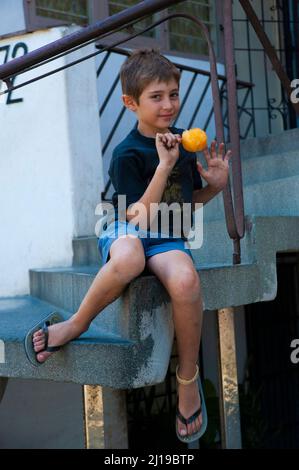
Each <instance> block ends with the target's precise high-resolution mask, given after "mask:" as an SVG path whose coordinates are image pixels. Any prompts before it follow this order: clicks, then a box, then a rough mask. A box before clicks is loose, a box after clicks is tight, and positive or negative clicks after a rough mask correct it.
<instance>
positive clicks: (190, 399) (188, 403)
mask: <svg viewBox="0 0 299 470" xmlns="http://www.w3.org/2000/svg"><path fill="white" fill-rule="evenodd" d="M177 387H178V388H177V393H178V396H179V405H178V406H179V411H180V413H181V414H182V415H183V416H184V418H186V419H188V418H190V416H192V415H193V414H194V413H195V412H196V411H197V410H198V409H199V407H200V405H201V401H200V395H199V390H198V382H197V381H195V382H193V383H191V384H188V385H182V384H177ZM177 420H178V432H179V434H180V435H181V436H187V435H190V434H194V433H196V432H197V431H199V430H200V428H201V425H202V414H200V415H199V416H198V417H197V418H196V419H195V420H194V421H193V422H192V423H191V424H188V425H187V426H186V425H185V424H183V423H182V422H181V420H180V419H179V418H177Z"/></svg>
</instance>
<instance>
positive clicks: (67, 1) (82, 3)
mask: <svg viewBox="0 0 299 470" xmlns="http://www.w3.org/2000/svg"><path fill="white" fill-rule="evenodd" d="M35 8H36V15H38V16H43V17H46V18H53V19H56V20H64V21H65V23H76V24H78V25H82V26H85V25H87V24H88V0H35Z"/></svg>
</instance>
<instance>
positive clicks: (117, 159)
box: [109, 152, 146, 207]
mask: <svg viewBox="0 0 299 470" xmlns="http://www.w3.org/2000/svg"><path fill="white" fill-rule="evenodd" d="M109 176H110V178H111V181H112V184H113V186H114V188H115V191H116V193H117V194H119V195H126V207H128V206H129V205H130V204H132V203H134V202H136V201H138V200H139V199H140V198H141V197H142V196H143V194H144V192H145V190H146V186H145V182H144V180H143V178H142V174H141V169H140V164H139V162H138V156H137V155H135V154H134V153H133V152H132V153H131V152H122V153H120V154H118V153H114V154H113V157H112V160H111V164H110V168H109Z"/></svg>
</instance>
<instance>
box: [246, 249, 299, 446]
mask: <svg viewBox="0 0 299 470" xmlns="http://www.w3.org/2000/svg"><path fill="white" fill-rule="evenodd" d="M277 282H278V290H277V297H276V298H275V299H274V300H273V301H271V302H260V303H256V304H252V305H248V306H246V308H245V311H246V331H247V342H248V358H249V362H248V383H249V386H250V390H251V393H252V396H253V397H254V399H255V408H254V407H253V413H256V419H257V421H256V423H255V426H252V427H251V433H252V434H251V435H250V434H248V435H247V434H246V427H245V426H244V432H245V436H243V437H245V442H244V444H245V445H244V447H246V446H247V447H251V444H252V442H259V447H263V448H281V449H286V448H287V449H291V448H294V449H296V448H297V449H298V448H299V363H298V364H294V363H293V362H292V361H291V353H292V351H293V349H292V348H291V342H292V340H293V339H296V338H299V254H298V253H284V254H279V255H278V256H277ZM252 403H254V400H252ZM241 413H242V412H241ZM242 414H243V416H244V413H242ZM243 424H244V423H243ZM247 424H248V423H247ZM249 427H250V426H249ZM247 429H248V427H247ZM254 433H256V434H257V433H260V435H259V436H258V435H254Z"/></svg>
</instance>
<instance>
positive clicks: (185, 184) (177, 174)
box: [33, 49, 230, 442]
mask: <svg viewBox="0 0 299 470" xmlns="http://www.w3.org/2000/svg"><path fill="white" fill-rule="evenodd" d="M121 82H122V90H123V96H122V99H123V103H124V105H125V106H126V107H127V108H128V109H129V110H131V111H132V112H134V113H135V114H136V117H137V120H138V122H137V125H136V127H135V128H134V129H133V130H132V131H131V132H130V133H129V134H128V136H127V137H126V138H125V139H124V140H123V141H122V142H121V143H120V144H119V145H118V146H117V147H116V149H115V151H114V153H113V157H112V160H111V164H110V169H109V174H110V177H111V180H112V182H113V185H114V187H115V190H116V191H115V193H114V195H113V203H114V207H115V219H116V220H115V222H114V223H111V224H109V225H108V226H106V229H105V230H104V231H103V233H102V234H101V235H100V237H99V249H100V251H101V254H102V259H103V263H104V265H103V267H102V268H101V270H100V271H99V273H98V274H97V276H96V278H95V279H94V281H93V283H92V285H91V287H90V289H89V291H88V292H87V294H86V296H85V298H84V299H83V301H82V304H81V305H80V307H79V310H78V311H77V312H76V313H75V314H74V315H73V316H72V317H71V318H70V319H68V320H67V321H64V322H61V323H58V324H56V325H53V326H50V327H49V329H45V328H44V329H39V330H38V331H37V332H36V333H35V334H34V336H33V343H34V350H35V353H36V360H37V361H38V362H39V363H42V362H44V361H45V360H46V359H47V358H48V357H49V356H50V354H51V353H52V352H53V351H55V350H56V348H57V347H60V346H61V345H64V344H66V343H67V342H69V341H70V340H72V339H74V338H76V337H78V336H79V335H80V334H81V333H83V332H84V331H86V330H87V329H88V327H89V325H90V323H91V321H92V320H93V318H94V317H95V316H96V315H97V314H98V313H99V312H100V311H101V310H103V309H104V308H105V307H106V306H107V305H108V304H109V303H111V302H112V301H114V300H115V299H116V298H117V297H119V296H120V295H121V293H122V291H123V290H124V288H125V287H126V286H127V285H128V283H129V282H130V281H132V280H133V279H134V278H136V277H137V276H138V275H140V274H141V273H142V272H143V271H144V269H145V268H147V269H148V270H149V271H150V272H151V273H153V274H155V275H156V276H157V277H158V279H159V280H160V281H161V283H162V284H163V285H164V286H165V288H166V290H167V291H168V293H169V296H170V298H171V304H172V312H173V321H174V327H175V332H176V338H177V349H178V357H179V364H178V367H177V380H178V388H177V391H178V406H177V418H176V429H177V435H178V438H179V439H181V440H182V441H184V442H191V441H193V440H195V439H198V438H199V437H200V436H201V435H202V434H203V432H204V431H205V428H206V416H205V408H204V399H203V394H202V389H201V384H200V380H199V379H198V366H197V361H198V354H199V345H200V337H201V324H202V297H201V291H200V281H199V276H198V273H197V271H196V269H195V267H194V264H193V259H192V256H191V252H190V250H189V249H188V248H187V247H186V244H185V240H186V237H184V235H181V237H180V236H179V235H178V233H176V234H174V231H175V230H176V227H175V225H176V224H175V223H174V220H173V217H172V218H171V217H169V220H168V222H169V229H170V230H169V232H168V233H167V234H166V233H165V232H164V231H162V230H161V221H158V225H155V227H156V229H155V230H151V227H152V222H153V221H157V216H159V213H158V209H157V205H158V204H159V203H160V202H161V201H164V202H166V203H172V202H178V203H179V204H182V203H183V202H184V203H189V204H192V203H193V204H194V203H196V202H200V203H203V204H205V203H207V202H208V201H209V200H210V199H212V198H213V197H214V196H215V195H216V194H218V193H219V192H220V191H221V190H222V189H223V188H224V187H225V185H226V183H227V178H228V169H229V165H228V161H229V158H230V152H228V153H227V154H226V155H225V156H224V144H220V146H219V148H218V152H217V151H216V142H213V143H212V144H211V151H210V152H209V151H208V149H205V150H204V155H205V159H206V161H207V165H208V168H207V170H204V169H203V167H202V166H201V165H200V164H199V163H196V154H192V153H189V152H186V151H185V150H184V149H183V147H182V146H181V145H180V144H181V133H182V130H180V129H176V128H172V127H170V124H171V122H172V121H173V120H174V119H175V117H176V116H177V114H178V112H179V83H180V73H179V71H178V69H177V68H176V67H175V66H174V65H173V64H172V63H171V62H170V61H169V60H168V59H166V58H165V57H164V56H162V55H161V54H160V53H159V51H157V50H154V49H139V50H136V51H134V52H133V53H132V54H131V56H130V57H129V58H128V59H127V60H126V61H125V63H124V64H123V65H122V68H121ZM200 175H201V176H202V177H203V178H204V179H205V180H206V182H207V185H206V186H205V187H204V188H203V187H202V182H201V177H200ZM119 195H122V196H125V197H126V202H125V204H126V206H125V208H126V210H125V216H124V217H120V215H119V214H118V210H117V209H118V196H119ZM152 209H153V210H152ZM136 214H137V215H136ZM161 217H162V218H163V214H161ZM183 218H184V217H183ZM133 220H134V224H135V225H134V224H133V223H132V221H133ZM181 220H182V219H181ZM130 221H131V222H130ZM136 227H138V230H137V232H136ZM176 232H178V231H177V230H176ZM153 233H154V234H155V235H157V237H155V238H153V237H152V236H151V235H152V234H153ZM197 379H198V380H197ZM201 402H202V404H203V409H202V410H201Z"/></svg>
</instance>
